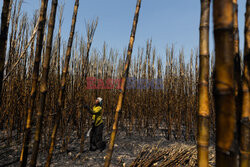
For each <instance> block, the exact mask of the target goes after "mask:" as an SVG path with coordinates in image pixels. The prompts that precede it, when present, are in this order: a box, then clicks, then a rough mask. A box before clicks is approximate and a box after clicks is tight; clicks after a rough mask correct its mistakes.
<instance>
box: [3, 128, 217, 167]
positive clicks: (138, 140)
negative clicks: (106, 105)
mask: <svg viewBox="0 0 250 167" xmlns="http://www.w3.org/2000/svg"><path fill="white" fill-rule="evenodd" d="M109 136H110V134H107V133H104V140H105V141H107V142H108V140H109ZM6 141H7V140H6V138H5V134H4V133H1V132H0V167H1V166H18V165H19V162H18V160H19V155H20V150H21V146H22V143H21V140H20V139H19V140H15V139H14V138H13V140H12V142H11V143H10V144H9V145H7V142H6ZM181 145H185V148H189V147H190V148H191V147H192V148H193V147H194V146H195V143H194V142H191V143H186V142H175V141H169V140H167V139H166V138H165V137H164V136H159V137H150V136H147V137H142V136H139V135H133V136H132V135H130V136H128V135H126V133H125V132H119V131H118V134H117V136H116V142H115V147H114V152H113V156H112V161H111V165H110V166H112V167H119V166H122V167H123V166H126V167H127V166H130V164H131V163H132V162H133V161H134V160H135V159H136V158H137V157H138V155H139V154H140V152H141V151H142V150H143V149H144V150H145V147H154V148H155V147H158V148H160V149H162V148H164V149H168V148H170V147H172V148H174V147H181ZM31 146H32V145H31ZM61 146H62V142H61V141H59V142H57V144H56V147H55V151H54V155H53V160H52V163H51V166H53V167H69V166H72V167H74V166H76V167H77V166H83V167H99V166H103V164H104V162H105V159H104V158H105V155H106V152H107V148H106V149H105V150H104V151H103V152H100V151H94V152H90V151H89V150H88V149H89V138H88V137H87V138H86V141H85V143H84V151H83V153H81V154H80V139H79V138H78V137H77V133H76V132H74V133H73V134H72V135H71V136H70V140H69V145H68V149H67V151H62V147H61ZM107 147H108V143H107ZM173 151H174V150H173ZM212 151H213V154H214V149H213V148H212ZM29 155H31V147H30V150H29ZM46 157H47V152H46V151H41V152H39V156H38V161H37V166H44V164H45V162H46ZM29 158H30V156H29ZM169 158H171V157H169Z"/></svg>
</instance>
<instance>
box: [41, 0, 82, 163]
mask: <svg viewBox="0 0 250 167" xmlns="http://www.w3.org/2000/svg"><path fill="white" fill-rule="evenodd" d="M78 7H79V0H75V5H74V12H73V17H72V24H71V30H70V36H69V40H68V47H67V52H66V57H65V64H64V69H63V71H62V79H61V89H60V92H59V97H58V101H57V108H56V110H57V113H56V117H55V123H54V127H53V130H52V134H51V142H50V148H49V155H48V157H47V161H46V165H45V166H46V167H48V166H50V162H51V159H52V155H53V150H54V146H55V141H56V133H57V129H58V126H59V122H60V118H61V111H62V108H63V106H64V99H65V86H66V77H67V74H68V70H69V62H70V57H71V48H72V43H73V38H74V34H75V25H76V18H77V13H78Z"/></svg>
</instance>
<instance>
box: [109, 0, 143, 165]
mask: <svg viewBox="0 0 250 167" xmlns="http://www.w3.org/2000/svg"><path fill="white" fill-rule="evenodd" d="M140 7H141V0H137V5H136V11H135V16H134V21H133V28H132V31H131V36H130V42H129V46H128V51H127V58H126V64H125V67H124V73H123V76H122V81H121V92H120V94H119V99H118V103H117V106H116V112H115V119H114V124H113V130H112V133H111V136H110V142H109V148H108V152H107V155H106V160H105V164H104V166H105V167H108V166H109V165H110V162H111V157H112V153H113V148H114V143H115V136H116V133H117V126H118V118H119V112H120V111H121V109H122V103H123V99H124V94H125V90H126V81H127V80H126V78H127V77H128V72H129V66H130V61H131V55H132V51H133V45H134V40H135V33H136V28H137V23H138V18H139V12H140Z"/></svg>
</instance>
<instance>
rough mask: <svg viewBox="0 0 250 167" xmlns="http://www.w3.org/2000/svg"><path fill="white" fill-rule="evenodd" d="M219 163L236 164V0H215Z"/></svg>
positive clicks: (217, 147)
mask: <svg viewBox="0 0 250 167" xmlns="http://www.w3.org/2000/svg"><path fill="white" fill-rule="evenodd" d="M213 18H214V19H213V20H214V38H215V55H216V59H215V88H214V89H215V93H214V95H215V112H216V166H218V167H220V166H223V167H226V166H237V151H236V136H235V133H236V130H237V127H236V109H235V92H234V75H233V74H234V53H233V3H232V0H214V4H213Z"/></svg>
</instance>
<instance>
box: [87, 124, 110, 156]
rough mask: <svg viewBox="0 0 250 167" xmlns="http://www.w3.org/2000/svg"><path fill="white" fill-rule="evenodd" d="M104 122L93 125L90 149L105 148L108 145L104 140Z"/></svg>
mask: <svg viewBox="0 0 250 167" xmlns="http://www.w3.org/2000/svg"><path fill="white" fill-rule="evenodd" d="M103 127H104V125H103V123H102V124H100V125H99V126H95V125H94V124H93V125H92V129H91V132H90V150H93V151H94V150H97V149H100V150H104V149H105V147H106V143H105V142H103V141H102V131H103Z"/></svg>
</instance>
